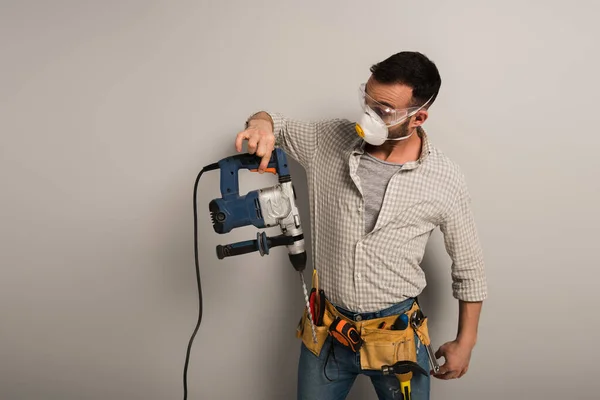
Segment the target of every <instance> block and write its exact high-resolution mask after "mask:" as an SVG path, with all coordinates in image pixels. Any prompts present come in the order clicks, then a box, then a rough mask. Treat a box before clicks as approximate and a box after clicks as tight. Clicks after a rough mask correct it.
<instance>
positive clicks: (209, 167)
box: [183, 163, 219, 400]
mask: <svg viewBox="0 0 600 400" xmlns="http://www.w3.org/2000/svg"><path fill="white" fill-rule="evenodd" d="M215 169H219V164H218V163H213V164H209V165H207V166H205V167H204V168H202V170H201V171H200V172H199V173H198V176H197V177H196V182H194V258H195V262H196V283H197V284H198V322H197V323H196V327H195V328H194V333H192V336H191V337H190V341H189V343H188V346H187V352H186V355H185V365H184V367H183V399H184V400H185V399H187V392H188V390H187V371H188V365H189V363H190V353H191V351H192V344H193V343H194V338H195V337H196V333H198V329H199V328H200V322H201V321H202V285H201V284H200V266H199V262H198V210H197V206H196V194H197V191H198V182H200V177H201V176H202V174H203V173H204V172H206V171H212V170H215Z"/></svg>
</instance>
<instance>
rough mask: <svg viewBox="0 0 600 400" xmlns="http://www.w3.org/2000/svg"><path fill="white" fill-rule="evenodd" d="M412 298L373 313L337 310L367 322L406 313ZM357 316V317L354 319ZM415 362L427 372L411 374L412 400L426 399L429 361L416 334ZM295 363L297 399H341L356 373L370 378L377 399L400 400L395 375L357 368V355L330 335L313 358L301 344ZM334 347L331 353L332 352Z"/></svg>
mask: <svg viewBox="0 0 600 400" xmlns="http://www.w3.org/2000/svg"><path fill="white" fill-rule="evenodd" d="M414 301H415V300H414V299H408V300H405V301H403V302H402V303H399V304H396V305H393V306H391V307H389V308H386V309H384V310H381V311H377V312H373V313H362V314H357V313H353V312H350V311H347V310H344V309H342V308H340V307H336V308H337V309H338V311H339V312H340V313H342V314H344V315H345V316H346V317H348V318H350V319H352V320H355V321H356V320H363V321H364V320H367V319H373V318H381V317H387V316H390V315H396V314H400V313H403V312H406V311H407V310H409V309H410V308H411V307H412V305H413V303H414ZM358 316H360V318H357V317H358ZM415 343H416V344H417V346H416V347H417V362H418V363H419V365H420V366H421V367H422V368H423V369H424V370H425V371H427V376H423V375H421V374H417V373H413V378H412V380H411V391H412V398H413V400H429V392H430V377H429V370H430V367H429V358H428V357H427V350H426V349H425V346H424V345H423V344H422V343H421V342H420V341H419V339H418V337H417V335H415ZM301 346H302V347H301V351H300V360H299V363H298V400H344V399H345V398H346V396H348V393H349V392H350V389H351V388H352V385H353V384H354V381H355V380H356V377H357V376H358V375H359V374H363V375H366V376H368V377H369V378H370V379H371V382H372V384H373V387H374V389H375V392H376V393H377V397H378V398H379V400H397V399H401V398H402V396H401V394H400V383H399V382H398V379H397V378H396V376H395V375H383V374H382V373H381V372H380V371H370V370H369V371H365V370H362V369H361V367H360V354H359V353H354V352H352V351H351V350H349V349H347V348H346V347H344V346H342V345H341V344H339V343H338V342H337V341H335V340H333V338H332V337H331V336H328V337H327V341H326V342H325V344H324V345H323V348H322V350H321V352H320V354H319V357H316V356H315V355H314V354H313V353H311V352H310V350H308V349H307V348H306V346H305V345H304V343H302V345H301ZM331 346H333V353H331Z"/></svg>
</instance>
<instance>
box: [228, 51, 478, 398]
mask: <svg viewBox="0 0 600 400" xmlns="http://www.w3.org/2000/svg"><path fill="white" fill-rule="evenodd" d="M440 86H441V79H440V75H439V73H438V70H437V67H436V65H435V64H434V63H433V62H432V61H431V60H429V59H428V58H427V57H426V56H424V55H423V54H421V53H418V52H400V53H398V54H395V55H393V56H391V57H389V58H388V59H386V60H384V61H383V62H380V63H378V64H375V65H373V66H372V67H371V76H370V78H369V80H368V82H367V83H366V84H365V85H362V86H360V89H359V93H360V101H361V107H362V110H361V113H362V116H361V117H360V118H359V121H358V123H357V122H352V121H348V120H344V119H335V120H329V121H320V122H302V121H297V120H293V119H288V118H285V117H284V116H282V115H279V114H277V113H269V112H264V111H262V112H259V113H257V114H255V115H253V116H252V117H250V118H249V120H248V121H247V123H246V129H245V130H244V131H243V132H240V133H239V134H238V135H237V138H236V148H237V151H238V152H239V151H241V150H242V143H243V141H244V140H247V141H248V151H249V152H250V153H255V154H257V155H258V156H260V157H262V162H261V165H260V167H259V172H262V171H264V169H265V167H266V165H267V163H268V160H269V158H270V156H271V152H272V151H273V149H274V146H279V147H281V148H282V149H283V150H284V151H285V152H286V153H287V154H288V155H289V156H291V157H292V158H294V159H295V160H297V161H298V162H299V163H300V164H301V165H302V166H303V167H304V168H305V170H306V173H307V179H308V189H309V199H310V210H311V227H312V241H313V242H312V243H313V249H312V250H313V253H314V254H313V260H314V266H315V268H316V269H317V271H318V277H319V284H320V288H322V289H324V292H325V294H326V296H327V299H328V301H329V302H330V304H332V305H333V306H334V307H335V312H336V313H339V314H341V315H343V316H344V317H346V318H347V319H348V320H349V321H352V322H354V323H357V324H358V323H361V321H362V322H364V323H366V322H367V321H369V320H372V319H374V318H380V319H381V318H384V317H390V316H396V315H400V314H402V313H406V312H407V310H409V309H411V307H416V306H415V304H416V305H417V306H418V302H416V297H417V296H418V295H419V294H420V293H421V292H422V290H423V289H424V287H425V285H426V282H425V276H424V273H423V271H422V269H421V268H420V262H421V260H422V257H423V254H424V251H425V246H426V244H427V240H428V239H429V236H430V234H431V232H432V231H433V230H434V229H435V228H436V227H439V228H440V230H441V232H442V233H443V235H444V242H445V246H446V250H447V252H448V254H449V255H450V257H451V259H452V267H451V271H452V279H453V283H452V289H453V296H454V297H455V298H456V299H458V301H459V319H458V333H457V336H456V339H455V340H454V341H451V342H448V343H445V344H444V345H442V346H441V347H440V348H439V349H438V350H437V351H436V352H435V357H436V358H441V357H444V359H445V362H444V363H443V364H442V365H441V366H440V370H439V372H438V373H437V374H435V373H434V376H435V377H437V378H440V379H455V378H460V377H461V376H463V375H464V374H465V373H466V372H467V370H468V368H469V360H470V357H471V352H472V350H473V348H474V346H475V343H476V340H477V328H478V324H479V316H480V311H481V307H482V302H483V300H484V299H485V298H486V296H487V286H486V278H485V274H484V263H483V258H482V251H481V248H480V243H479V239H478V235H477V230H476V227H475V223H474V219H473V215H472V212H471V209H470V205H469V201H470V200H469V194H468V190H467V185H466V183H465V179H464V176H463V174H462V173H461V171H460V169H459V167H458V166H457V165H456V164H454V163H453V162H452V161H451V160H450V159H449V158H448V157H447V156H445V155H444V154H443V153H442V152H441V151H440V150H438V149H437V148H435V147H434V146H433V145H432V143H431V141H430V140H429V138H428V135H427V134H426V133H425V130H424V129H423V127H422V126H423V124H424V122H425V121H426V120H427V118H428V116H429V109H430V107H431V105H432V104H433V103H434V101H435V99H436V97H437V95H438V92H439V89H440ZM378 321H379V320H378ZM382 325H383V324H382ZM382 329H383V328H382ZM363 331H364V329H363ZM386 332H387V333H390V334H391V333H392V332H394V331H386ZM411 334H412V333H411ZM323 336H324V337H326V339H323V341H324V343H322V344H319V348H318V350H315V351H310V350H309V349H308V348H307V346H306V344H307V343H309V342H308V341H307V340H305V341H303V344H302V350H301V356H300V362H299V371H298V398H299V399H323V400H329V399H331V400H333V399H344V398H345V397H346V395H347V394H348V393H349V391H350V389H351V387H352V384H353V382H354V381H355V379H356V376H358V374H365V375H367V376H369V377H370V379H371V381H372V383H373V386H374V389H375V391H376V392H377V395H378V397H379V399H393V398H394V399H397V398H402V397H401V395H400V394H399V382H398V380H397V379H396V377H395V376H394V375H383V374H382V372H381V370H379V371H378V370H376V369H364V368H362V367H364V366H365V364H366V363H367V361H365V359H364V358H365V357H364V353H357V352H355V351H352V350H351V349H348V347H346V346H344V345H342V344H341V342H338V341H336V340H334V338H333V337H332V336H327V335H325V334H324V335H323ZM390 338H391V336H390ZM414 340H415V345H414V349H415V350H414V351H413V350H411V351H413V352H414V353H416V354H408V356H407V357H408V358H411V357H412V358H413V359H416V362H417V363H418V364H419V365H420V366H421V367H422V368H424V369H425V370H426V372H427V373H426V374H425V375H423V374H420V373H416V372H415V373H413V375H412V379H411V381H410V383H411V389H412V398H413V399H414V400H420V399H428V398H429V393H430V389H429V388H430V374H431V373H433V372H432V371H431V370H430V368H429V364H428V358H427V354H426V351H425V347H423V345H422V344H421V343H420V341H419V338H418V337H417V335H416V334H415V336H414ZM386 345H387V347H386ZM321 346H322V347H321ZM390 346H397V343H395V342H393V340H392V339H390V341H389V342H388V343H385V342H383V345H382V346H381V348H382V349H385V348H391V347H390ZM371 348H373V346H372V345H371ZM406 348H407V349H408V347H406ZM411 349H413V347H411ZM311 350H314V349H311ZM364 351H368V350H364ZM373 351H375V350H373ZM361 357H362V359H361ZM369 358H371V356H369ZM388 358H389V357H388ZM369 362H370V361H369ZM376 368H379V365H376Z"/></svg>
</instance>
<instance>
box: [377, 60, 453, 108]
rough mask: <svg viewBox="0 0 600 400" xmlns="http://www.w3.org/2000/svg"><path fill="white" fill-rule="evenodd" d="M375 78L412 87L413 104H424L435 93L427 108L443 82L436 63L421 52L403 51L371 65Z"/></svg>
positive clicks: (381, 81)
mask: <svg viewBox="0 0 600 400" xmlns="http://www.w3.org/2000/svg"><path fill="white" fill-rule="evenodd" d="M371 73H372V74H373V78H374V79H375V80H376V81H377V82H379V83H384V84H385V83H400V84H403V85H407V86H409V87H411V88H412V90H413V92H412V94H413V102H412V105H413V106H421V105H423V104H424V103H425V102H426V101H427V100H429V98H430V97H431V96H432V95H433V98H432V99H431V101H430V102H429V103H428V104H427V106H426V107H425V108H429V106H431V105H432V104H433V102H434V101H435V99H436V98H437V95H438V93H439V91H440V86H441V84H442V79H441V77H440V73H439V72H438V69H437V67H436V66H435V64H434V63H433V62H432V61H431V60H430V59H429V58H427V57H426V56H425V55H423V54H421V53H419V52H412V51H402V52H400V53H397V54H394V55H393V56H391V57H389V58H387V59H386V60H384V61H381V62H380V63H377V64H375V65H373V66H372V67H371Z"/></svg>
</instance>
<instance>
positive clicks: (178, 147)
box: [0, 0, 600, 400]
mask: <svg viewBox="0 0 600 400" xmlns="http://www.w3.org/2000/svg"><path fill="white" fill-rule="evenodd" d="M484 3H485V4H484ZM0 6H1V8H0V49H1V52H0V57H1V62H0V66H1V67H0V134H1V147H0V182H1V184H2V191H1V197H0V226H1V228H0V244H1V251H0V398H1V399H3V400H4V399H7V400H16V399H27V400H33V399H63V400H66V399H176V398H181V396H182V370H183V362H184V356H185V349H186V345H187V342H188V339H189V336H190V334H191V332H192V329H193V327H194V324H195V321H196V316H197V314H196V313H197V306H198V304H197V303H198V300H197V291H196V283H195V274H194V260H193V241H192V239H193V229H192V228H193V225H192V222H193V221H192V188H193V182H194V179H195V177H196V174H197V172H198V171H199V170H200V169H201V167H202V166H203V165H205V164H208V163H210V162H214V161H217V160H218V159H220V158H221V157H225V156H228V155H230V154H233V153H234V151H235V150H234V146H233V139H234V136H235V134H236V133H237V132H238V130H239V129H240V128H241V127H242V125H243V122H244V121H245V118H246V117H247V116H248V115H249V114H251V113H253V112H254V111H257V110H260V109H271V110H275V111H279V112H283V113H286V114H288V115H290V116H293V117H297V118H307V119H316V118H325V117H348V118H354V117H355V115H356V113H357V112H358V103H357V87H358V85H359V84H360V83H361V82H363V81H365V80H366V79H367V78H368V68H369V66H370V65H371V64H372V63H374V62H377V61H380V60H382V59H383V58H386V57H387V56H389V55H391V54H393V53H395V52H397V51H400V50H419V51H422V52H424V53H425V54H427V55H428V56H430V57H431V58H432V59H433V60H434V61H435V62H436V63H437V65H438V67H439V68H440V71H441V74H442V78H443V84H442V90H441V94H440V97H439V99H438V100H437V103H436V104H435V105H434V107H433V108H432V110H431V114H430V119H429V121H427V123H426V128H427V129H428V131H429V133H430V136H431V139H432V141H433V142H434V143H435V145H437V146H439V147H440V148H442V149H443V151H445V152H446V153H447V154H449V155H450V156H451V157H452V158H453V159H454V160H456V161H457V162H458V163H459V164H460V165H461V166H462V168H463V170H464V172H465V174H466V176H467V179H468V182H469V186H470V189H471V193H472V197H473V202H474V212H475V214H476V218H477V222H478V226H479V229H480V233H481V238H482V242H483V246H484V251H485V256H486V260H487V273H488V277H489V285H490V297H489V300H488V301H486V303H485V304H484V309H483V314H482V320H481V324H480V335H479V342H478V344H477V347H476V348H475V351H474V354H473V356H472V364H471V368H470V370H469V372H468V374H467V375H466V376H465V377H464V378H462V379H460V380H454V381H448V382H441V381H437V380H434V381H433V387H432V393H433V398H434V399H481V398H486V399H488V400H492V399H504V398H506V397H507V396H510V397H511V398H523V399H560V398H571V399H575V398H576V399H592V398H598V389H600V384H599V383H598V379H597V377H596V375H597V374H596V370H595V368H594V367H595V363H596V360H597V359H598V347H597V341H596V340H595V339H597V338H598V333H597V331H596V330H595V329H597V328H598V322H599V317H598V314H599V313H598V311H597V305H598V302H599V300H600V295H599V291H598V289H597V287H598V284H597V277H598V273H597V268H598V266H599V262H598V253H597V251H596V250H597V247H598V245H597V242H598V233H597V230H596V227H597V225H598V223H599V222H600V217H599V215H600V214H599V212H598V205H599V204H600V193H599V191H600V190H599V183H598V173H599V172H600V169H599V166H600V165H599V161H598V145H599V144H600V140H599V139H598V133H597V132H598V122H599V121H598V114H599V113H598V110H597V108H598V101H597V98H598V89H599V87H598V86H599V85H598V78H597V71H598V69H599V68H600V63H599V62H598V60H599V57H598V48H597V43H596V41H597V38H598V37H599V33H600V32H599V29H598V24H597V15H598V11H599V9H598V6H597V5H595V4H594V2H591V1H589V2H583V1H571V2H558V1H555V2H548V1H543V2H542V1H526V2H524V1H514V0H509V1H502V2H494V3H493V4H492V3H488V2H478V1H455V2H442V1H429V2H404V1H377V2H360V1H327V2H322V1H321V2H316V1H308V2H306V1H305V2H291V1H289V2H282V1H274V0H271V1H263V2H245V1H223V2H206V1H205V2H198V1H196V2H193V1H186V2H182V1H179V2H166V1H163V2H158V1H122V2H121V1H118V2H117V1H104V2H100V1H97V2H91V1H53V2H45V1H37V2H34V1H13V2H11V1H2V2H1V3H0ZM292 167H293V170H292V171H293V173H294V179H295V184H296V187H297V190H298V192H299V201H300V206H301V212H302V216H303V219H304V227H305V230H307V231H308V230H309V228H310V226H309V223H308V220H309V219H308V209H307V202H306V185H305V181H304V179H305V175H304V173H303V171H302V170H301V168H299V166H298V165H297V164H294V165H293V166H292ZM241 176H242V182H241V190H242V191H248V190H252V189H257V188H259V187H263V186H269V185H271V184H272V183H274V181H275V180H274V177H272V176H258V175H256V174H255V175H252V174H250V173H242V174H241ZM218 180H219V177H218V173H217V172H212V173H210V174H207V175H205V177H204V178H203V179H202V181H201V190H200V193H199V196H198V202H199V210H200V215H199V217H200V220H199V236H200V238H201V243H200V252H201V262H202V265H201V270H202V282H203V292H204V318H203V324H202V326H201V328H200V331H199V333H198V335H197V338H196V342H195V345H194V348H193V351H192V360H191V364H190V370H189V380H190V396H189V399H190V400H192V399H239V398H246V399H292V398H295V397H294V396H295V390H296V381H295V377H296V363H297V356H298V350H299V342H298V341H297V340H296V338H295V337H294V329H295V326H296V323H297V321H298V318H299V315H300V313H301V311H302V307H303V300H302V293H301V289H300V285H299V280H298V276H297V274H295V273H293V271H292V269H291V266H290V265H289V263H288V262H287V258H286V255H285V252H284V251H274V252H273V254H271V255H270V256H268V257H264V258H261V257H260V256H259V255H257V254H256V255H248V256H245V257H243V258H237V259H229V260H223V261H219V260H217V259H216V257H215V255H214V247H215V246H216V245H217V244H220V243H229V242H233V241H236V240H243V239H251V238H253V237H254V236H255V232H256V229H254V228H242V229H239V230H238V231H236V232H233V233H231V234H229V235H226V236H225V235H224V236H220V235H217V234H215V233H214V232H213V231H212V227H211V225H210V220H209V216H208V209H207V208H208V202H209V201H210V200H211V199H212V198H214V197H217V196H218V195H219V192H218V191H219V186H218ZM308 236H309V238H310V233H308ZM309 251H310V248H309ZM449 263H450V261H449V258H448V257H447V255H446V253H445V251H444V249H443V243H442V241H441V236H440V234H439V232H436V234H435V235H434V236H433V238H432V241H431V243H430V245H429V246H428V249H427V256H426V260H425V262H424V268H425V269H426V272H427V277H428V280H429V286H428V287H427V289H426V291H425V293H424V295H423V305H424V307H425V308H426V311H427V312H428V314H429V315H430V316H431V319H432V321H431V331H432V337H433V340H434V342H435V347H437V346H439V345H440V344H442V343H443V342H445V341H448V340H452V339H453V338H454V337H455V333H456V323H457V302H456V301H455V300H454V299H453V298H452V297H451V292H450V275H449ZM309 267H312V265H309ZM349 398H350V399H353V400H357V399H375V398H376V397H375V393H374V391H373V390H372V388H371V386H370V383H369V381H368V380H367V379H359V380H358V381H357V384H356V386H355V387H354V388H353V389H352V392H351V395H350V396H349Z"/></svg>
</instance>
